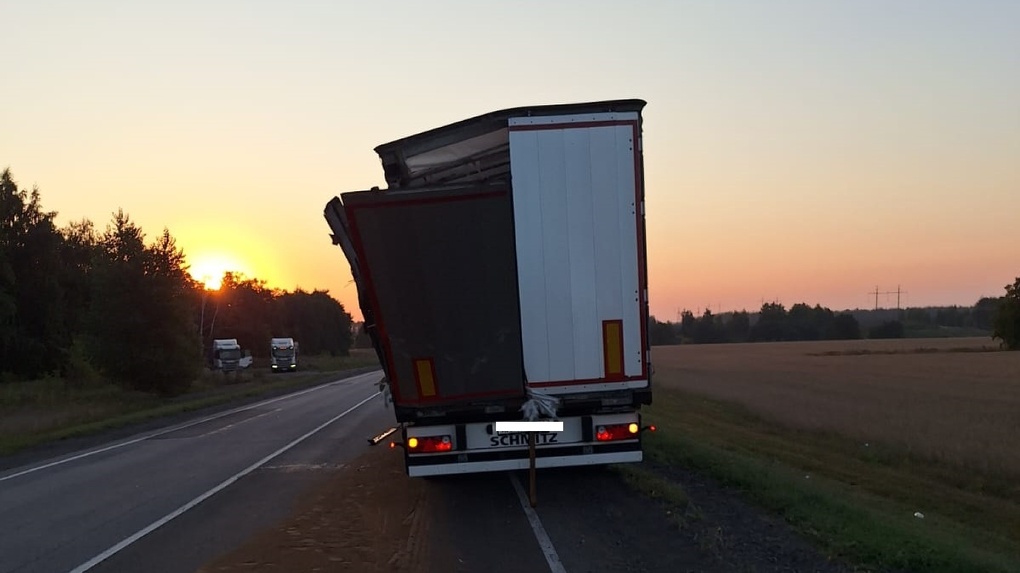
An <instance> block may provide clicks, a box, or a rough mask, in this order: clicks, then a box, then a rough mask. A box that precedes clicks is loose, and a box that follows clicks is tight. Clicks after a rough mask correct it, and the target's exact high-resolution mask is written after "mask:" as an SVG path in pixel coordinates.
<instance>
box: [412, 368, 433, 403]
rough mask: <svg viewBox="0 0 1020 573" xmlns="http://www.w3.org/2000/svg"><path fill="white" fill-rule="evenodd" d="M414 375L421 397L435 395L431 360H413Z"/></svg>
mask: <svg viewBox="0 0 1020 573" xmlns="http://www.w3.org/2000/svg"><path fill="white" fill-rule="evenodd" d="M414 375H415V378H417V379H418V391H419V392H420V393H421V397H422V398H428V397H432V396H435V395H436V379H435V377H434V376H433V375H432V361H431V360H428V359H425V360H415V361H414Z"/></svg>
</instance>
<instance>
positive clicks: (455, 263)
mask: <svg viewBox="0 0 1020 573" xmlns="http://www.w3.org/2000/svg"><path fill="white" fill-rule="evenodd" d="M326 218H327V220H328V221H329V223H330V226H331V227H332V228H333V231H334V233H336V234H337V235H339V237H337V239H339V240H338V242H339V243H340V244H341V246H342V247H344V250H345V252H346V251H348V250H349V251H351V253H352V254H353V255H354V257H353V258H351V257H350V256H348V258H349V259H350V260H352V261H354V263H352V267H356V268H352V271H354V272H355V273H356V274H355V276H356V277H357V276H359V275H360V282H361V283H362V284H363V285H364V289H363V291H362V293H363V294H364V295H365V296H366V297H367V298H368V300H367V301H364V302H363V306H365V302H367V303H368V304H367V306H368V307H370V310H371V312H372V314H373V316H372V320H374V321H375V326H376V328H377V334H378V337H379V339H380V343H381V344H380V346H381V353H382V354H383V360H384V361H385V363H386V364H385V368H386V371H387V374H388V376H389V377H390V382H391V386H392V392H393V397H394V401H395V403H397V404H398V405H410V406H415V405H417V406H425V405H436V406H439V405H445V404H453V403H464V402H467V401H471V400H474V399H481V398H489V397H507V398H519V397H522V396H524V394H525V388H524V374H523V349H522V347H521V327H520V307H519V304H518V293H517V268H516V264H515V256H514V252H515V248H516V247H515V244H514V229H513V207H512V204H511V198H510V193H509V190H508V189H507V187H506V186H505V185H501V186H482V187H461V188H453V189H451V188H446V189H435V190H430V189H415V190H414V191H413V192H400V191H386V192H381V191H359V192H352V193H345V194H342V195H341V197H340V200H337V199H334V200H333V201H332V202H330V204H329V205H328V206H327V210H326Z"/></svg>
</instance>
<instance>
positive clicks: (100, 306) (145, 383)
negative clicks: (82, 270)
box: [85, 211, 201, 395]
mask: <svg viewBox="0 0 1020 573" xmlns="http://www.w3.org/2000/svg"><path fill="white" fill-rule="evenodd" d="M144 239H145V236H144V234H143V233H142V230H141V228H139V227H138V226H137V225H135V224H134V223H133V222H132V221H131V220H130V218H129V217H128V216H127V215H126V214H125V213H124V212H123V211H118V212H117V213H116V214H114V217H113V221H112V224H110V225H109V226H107V229H106V232H105V233H104V234H103V236H102V237H101V239H100V247H99V249H100V251H99V252H100V254H99V256H98V257H97V258H96V261H95V264H94V266H93V268H92V280H91V282H92V303H91V307H90V309H89V312H88V314H87V317H86V321H85V324H86V330H87V337H86V348H87V350H88V352H89V355H90V356H91V357H92V358H93V361H94V363H95V364H96V365H97V366H98V367H100V368H101V369H102V371H103V372H105V373H106V374H107V375H108V376H109V377H110V378H111V379H112V380H114V381H115V382H118V383H119V384H121V385H122V386H124V387H127V388H132V389H135V390H141V391H144V392H154V393H159V394H164V395H173V394H178V393H180V392H182V391H184V390H186V389H187V388H188V387H189V386H190V385H191V382H192V381H193V380H194V379H195V377H196V376H197V374H198V369H199V365H200V363H201V362H200V353H199V352H200V351H199V345H198V342H199V340H198V331H197V328H196V327H197V325H196V324H194V321H193V320H192V315H191V305H190V302H189V295H190V286H191V284H190V281H189V277H188V275H187V271H186V269H185V267H184V253H183V252H182V251H181V250H180V249H178V248H177V245H176V243H175V241H174V239H173V238H172V237H171V236H170V233H169V231H167V230H164V231H163V234H162V235H160V236H159V238H158V239H157V240H156V241H155V242H154V243H153V244H152V245H151V246H146V245H145V240H144Z"/></svg>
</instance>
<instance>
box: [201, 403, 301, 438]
mask: <svg viewBox="0 0 1020 573" xmlns="http://www.w3.org/2000/svg"><path fill="white" fill-rule="evenodd" d="M282 409H283V408H273V409H272V410H269V411H268V412H262V413H259V414H255V415H254V416H249V417H247V418H245V419H243V420H238V421H237V422H234V423H233V424H227V425H226V426H221V427H219V428H216V429H215V430H209V431H208V432H206V433H204V434H199V435H197V436H195V437H196V438H204V437H206V436H211V435H213V434H218V433H220V432H225V431H227V430H229V429H231V428H236V427H237V426H240V425H241V424H243V423H245V422H250V421H252V420H258V419H259V418H261V417H262V416H268V415H269V414H275V413H277V412H279V411H280V410H282Z"/></svg>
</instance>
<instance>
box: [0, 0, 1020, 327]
mask: <svg viewBox="0 0 1020 573" xmlns="http://www.w3.org/2000/svg"><path fill="white" fill-rule="evenodd" d="M0 21H2V22H3V31H2V32H0V65H2V70H0V73H2V76H0V77H2V78H3V82H2V87H0V169H2V168H4V167H9V168H10V169H11V171H12V173H13V176H14V178H15V180H16V181H17V182H18V184H19V185H20V186H22V187H28V188H31V187H33V186H37V187H38V188H39V190H40V192H41V194H42V201H43V206H44V207H45V208H47V209H49V210H55V211H57V212H58V216H57V222H58V224H60V225H63V224H66V223H67V222H69V221H72V220H80V219H82V218H87V219H90V220H92V221H93V222H95V223H96V224H97V226H99V227H100V228H103V227H105V225H106V223H107V222H109V221H110V219H111V217H112V214H113V212H115V211H116V210H117V209H123V210H124V211H125V212H126V213H127V214H128V215H129V216H130V217H131V218H132V219H133V220H134V221H135V222H136V223H138V224H139V225H140V226H141V227H142V229H143V230H144V231H145V232H146V233H147V234H148V235H149V236H150V237H155V236H156V235H157V234H158V233H159V232H161V230H162V229H163V228H164V227H165V228H168V229H169V230H170V233H171V234H172V235H173V236H174V237H175V238H176V239H177V241H178V245H179V246H180V247H181V248H182V249H183V250H184V252H185V254H186V255H187V256H188V260H189V262H190V263H191V264H192V266H193V268H194V272H195V274H196V276H198V278H202V277H203V276H205V275H208V274H210V273H212V274H213V275H214V276H218V273H219V272H221V271H222V270H225V269H227V270H237V271H240V272H242V273H244V274H245V275H247V276H249V277H257V278H260V279H263V280H265V281H266V282H267V283H268V284H269V285H270V286H272V287H277V288H282V289H287V290H292V289H294V288H303V289H305V290H310V289H313V288H318V289H327V290H328V291H329V292H330V294H331V295H333V296H334V297H335V298H337V299H339V300H340V301H341V302H342V303H343V304H344V306H345V307H346V308H347V310H348V311H350V312H351V314H352V315H354V316H355V318H360V311H359V309H358V300H357V294H356V292H355V288H354V286H353V284H352V282H351V276H350V269H349V266H348V264H347V261H346V259H344V256H343V253H342V251H341V250H340V249H339V247H336V246H333V245H332V244H331V243H330V239H329V232H330V231H329V228H328V226H327V224H326V221H325V219H324V218H323V216H322V211H323V208H324V207H325V205H326V203H327V202H328V201H329V200H330V199H331V198H332V197H334V196H336V195H338V194H340V193H343V192H347V191H355V190H361V189H368V188H371V187H372V186H376V185H378V186H385V183H384V179H383V175H382V169H381V165H380V162H379V158H378V156H376V155H375V153H374V152H373V151H372V149H373V148H374V147H375V146H376V145H379V144H381V143H385V142H388V141H392V140H394V139H398V138H401V137H404V136H407V135H412V134H414V133H418V132H420V131H424V130H427V129H430V128H433V127H438V126H440V125H445V124H447V123H452V122H455V121H458V120H460V119H464V118H467V117H471V116H474V115H478V114H482V113H486V112H489V111H494V110H498V109H504V108H508V107H517V106H523V105H538V104H549V103H570V102H583V101H596V100H603V99H624V98H640V99H644V100H645V101H647V102H648V105H647V107H646V108H645V111H644V135H643V137H644V139H643V145H644V161H645V176H646V181H645V185H646V190H645V192H646V213H647V217H646V219H647V235H648V258H649V283H650V284H649V294H650V305H651V311H652V314H654V315H656V316H657V317H659V318H660V319H661V320H666V319H676V316H677V312H678V310H680V309H683V308H687V309H691V310H698V311H701V310H703V309H705V308H706V307H710V308H711V309H712V310H713V311H714V312H715V311H727V310H739V309H742V308H746V309H749V310H754V309H757V308H759V307H760V306H761V303H762V302H763V301H772V300H777V301H779V302H782V303H784V304H785V305H786V306H787V307H789V306H791V305H792V304H794V303H797V302H807V303H809V304H812V305H813V304H816V303H817V304H821V305H823V306H827V307H829V308H833V309H845V308H870V307H873V306H874V303H875V295H874V294H868V293H869V291H871V292H873V291H875V290H876V288H877V289H878V290H879V291H880V292H887V291H895V290H896V289H897V288H898V287H899V288H901V289H902V291H904V294H902V295H901V303H902V304H903V305H909V306H925V305H951V304H959V305H970V304H973V303H974V302H976V301H977V299H978V298H979V297H981V296H988V295H990V296H999V295H1001V294H1003V293H1004V287H1005V285H1006V284H1007V283H1012V282H1013V280H1014V278H1016V277H1017V276H1018V275H1020V225H1018V224H1017V223H1018V221H1020V34H1017V33H1016V30H1017V29H1020V3H1018V2H1014V1H991V0H988V1H976V0H972V1H965V0H961V1H958V2H948V1H938V0H935V1H931V0H928V1H921V0H913V1H907V0H903V1H897V2H888V1H886V2H879V1H877V0H842V1H837V0H832V1H828V2H817V1H809V0H803V1H783V0H777V1H773V2H760V1H758V0H753V1H728V2H708V1H701V2H692V1H681V0H669V1H652V0H632V1H628V2H608V1H602V0H587V1H575V0H546V1H544V2H540V1H538V0H514V1H512V2H510V1H504V2H495V1H491V0H489V1H487V0H472V1H467V0H463V1H454V0H432V1H430V2H411V1H397V0H391V1H388V2H385V3H383V2H379V3H375V4H372V3H369V2H359V3H354V2H339V1H336V0H329V1H322V2H308V1H301V0H286V1H284V0H246V1H240V0H203V1H195V0H177V1H175V2H153V1H140V0H135V1H127V0H123V1H114V0H91V1H90V2H77V1H61V2H58V1H51V0H4V2H3V3H2V4H0ZM879 303H880V306H886V307H888V306H895V304H896V296H895V295H886V294H883V295H881V296H880V297H879Z"/></svg>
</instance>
